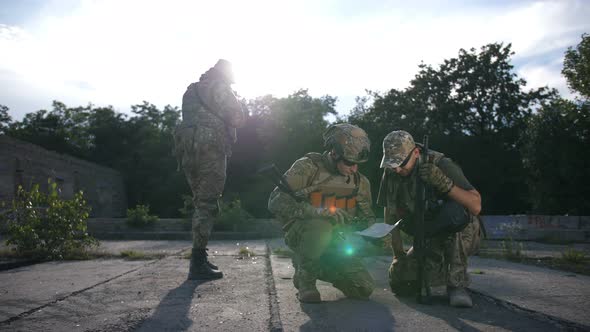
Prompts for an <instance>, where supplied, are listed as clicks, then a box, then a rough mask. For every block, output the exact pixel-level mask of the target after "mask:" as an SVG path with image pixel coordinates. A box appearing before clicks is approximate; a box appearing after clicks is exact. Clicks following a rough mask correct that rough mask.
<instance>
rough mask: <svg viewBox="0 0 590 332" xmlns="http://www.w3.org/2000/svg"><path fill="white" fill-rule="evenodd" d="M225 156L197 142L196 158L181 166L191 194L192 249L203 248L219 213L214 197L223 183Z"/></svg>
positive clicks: (218, 196)
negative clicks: (192, 211) (192, 207)
mask: <svg viewBox="0 0 590 332" xmlns="http://www.w3.org/2000/svg"><path fill="white" fill-rule="evenodd" d="M226 164H227V156H226V155H225V153H224V152H223V151H219V148H217V147H211V148H208V145H200V146H199V151H198V154H197V157H196V158H195V159H194V160H193V161H192V162H186V163H184V164H183V165H182V167H183V170H184V174H185V176H186V179H187V181H188V184H189V186H190V188H191V192H192V194H193V205H194V207H195V211H194V213H193V217H192V235H193V248H196V249H203V248H205V247H206V246H207V243H208V242H209V236H210V235H211V230H212V229H213V222H214V220H215V218H216V217H217V214H218V213H219V205H218V200H219V198H220V197H221V194H222V193H223V187H224V185H225V178H226V174H225V170H226Z"/></svg>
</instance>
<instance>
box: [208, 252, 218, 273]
mask: <svg viewBox="0 0 590 332" xmlns="http://www.w3.org/2000/svg"><path fill="white" fill-rule="evenodd" d="M207 250H209V249H208V248H205V261H206V262H207V265H209V267H210V268H212V269H213V270H219V268H218V267H217V265H215V264H213V263H211V262H210V261H209V258H208V256H209V254H208V253H207Z"/></svg>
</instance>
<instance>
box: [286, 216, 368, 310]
mask: <svg viewBox="0 0 590 332" xmlns="http://www.w3.org/2000/svg"><path fill="white" fill-rule="evenodd" d="M333 228H334V227H333V226H332V225H331V224H330V223H329V222H328V221H327V220H323V219H310V220H300V221H297V222H295V223H294V224H293V225H292V226H291V228H289V230H288V231H287V233H286V234H285V243H286V244H287V245H288V246H289V248H291V250H293V252H294V257H293V267H294V268H295V275H294V277H293V278H294V281H296V280H297V279H298V278H299V277H301V278H303V276H305V278H309V279H312V280H313V281H315V280H316V279H319V280H323V281H327V282H329V283H332V285H333V286H334V287H336V288H337V289H339V290H340V291H342V293H344V295H345V296H346V297H349V298H356V299H366V298H368V297H369V296H370V295H371V293H372V292H373V289H374V288H375V283H374V280H373V278H372V277H371V275H370V274H369V272H368V271H367V269H366V268H365V266H364V264H363V262H362V260H361V258H360V257H355V256H348V255H345V254H344V253H343V252H342V251H340V250H338V244H339V241H341V240H340V239H338V238H337V237H335V236H334V233H333ZM295 286H296V287H297V284H296V282H295Z"/></svg>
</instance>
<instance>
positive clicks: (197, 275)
mask: <svg viewBox="0 0 590 332" xmlns="http://www.w3.org/2000/svg"><path fill="white" fill-rule="evenodd" d="M220 278H223V272H221V271H215V270H212V269H211V267H209V265H208V264H207V263H204V264H201V265H199V266H192V265H191V267H190V270H189V273H188V277H187V279H188V280H213V279H220Z"/></svg>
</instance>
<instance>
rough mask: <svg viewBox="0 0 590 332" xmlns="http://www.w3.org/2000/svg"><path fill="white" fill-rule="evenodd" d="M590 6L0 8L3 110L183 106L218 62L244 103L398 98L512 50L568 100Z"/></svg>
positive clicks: (333, 1) (343, 1)
mask: <svg viewBox="0 0 590 332" xmlns="http://www.w3.org/2000/svg"><path fill="white" fill-rule="evenodd" d="M588 17H590V1H585V0H577V1H576V0H571V1H568V0H556V1H525V0H521V1H519V0H500V1H483V0H481V1H479V0H463V1H450V0H447V1H403V0H400V1H385V0H363V1H357V0H293V1H279V0H261V1H257V0H248V1H243V0H242V1H227V0H215V1H213V0H207V1H202V0H185V1H184V0H159V1H150V0H100V1H98V0H94V1H93V0H46V1H41V0H17V1H12V0H0V104H2V105H6V106H8V107H9V108H10V115H11V116H12V117H13V118H14V119H16V120H20V119H21V118H22V117H23V115H24V114H25V113H29V112H34V111H37V110H39V109H50V107H51V102H52V100H54V99H55V100H59V101H62V102H64V103H65V104H66V105H68V106H72V107H73V106H85V105H87V104H88V103H92V104H94V105H96V106H106V105H112V106H114V107H115V109H116V110H118V111H121V112H129V110H130V105H133V104H139V103H141V102H142V101H143V100H146V101H149V102H151V103H153V104H155V105H157V106H158V107H160V108H163V107H164V105H167V104H170V105H172V106H180V104H181V98H182V94H183V93H184V90H185V89H186V86H187V85H188V84H189V83H191V82H195V81H197V80H198V78H199V76H200V74H201V73H202V72H204V71H205V70H207V69H208V68H209V67H211V66H212V65H213V64H214V63H215V62H216V60H217V59H218V58H226V59H228V60H230V61H231V62H232V63H233V64H234V71H235V74H236V80H237V82H238V84H236V85H235V86H234V88H235V89H236V90H237V91H238V93H239V94H240V95H242V96H244V97H247V98H254V97H257V96H261V95H265V94H273V95H275V96H278V97H284V96H287V95H288V94H290V93H292V92H294V91H295V90H297V89H299V88H309V92H310V94H311V95H313V96H316V97H319V96H322V95H325V94H330V95H332V96H336V97H338V100H339V101H338V103H337V110H338V111H339V113H341V114H346V113H348V111H349V110H350V109H351V108H352V107H353V106H354V97H355V96H359V95H364V94H365V89H370V90H376V91H387V90H389V89H391V88H399V89H403V88H405V87H407V86H408V84H409V83H408V82H409V81H410V80H411V79H412V78H413V76H414V75H415V74H416V72H417V70H418V64H419V63H420V61H422V60H423V61H424V62H425V63H427V64H433V65H437V64H440V63H441V62H442V61H443V60H444V59H447V58H450V57H455V56H457V54H458V51H459V49H460V48H465V49H469V48H471V47H475V48H478V49H479V48H480V47H481V46H482V45H485V44H488V43H492V42H505V43H512V45H513V47H512V49H513V51H515V52H516V54H515V55H514V57H513V64H514V65H515V68H516V72H517V74H518V75H519V76H520V77H523V78H524V79H526V80H527V81H528V86H529V87H531V88H533V87H539V86H545V85H548V86H549V87H554V88H557V89H558V90H559V91H560V92H561V94H562V95H563V96H565V97H569V96H571V95H570V92H569V91H568V89H567V87H566V84H565V80H564V79H563V77H562V76H561V73H560V72H561V68H562V63H563V53H564V52H565V50H566V49H567V47H568V46H575V45H577V44H578V43H579V42H580V41H581V35H582V33H584V32H587V33H590V20H589V19H588Z"/></svg>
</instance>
